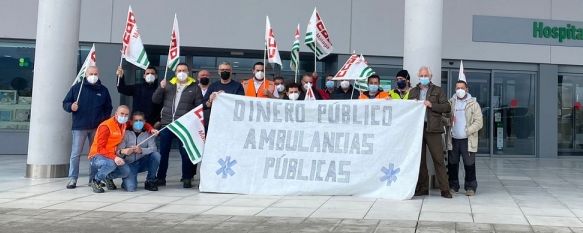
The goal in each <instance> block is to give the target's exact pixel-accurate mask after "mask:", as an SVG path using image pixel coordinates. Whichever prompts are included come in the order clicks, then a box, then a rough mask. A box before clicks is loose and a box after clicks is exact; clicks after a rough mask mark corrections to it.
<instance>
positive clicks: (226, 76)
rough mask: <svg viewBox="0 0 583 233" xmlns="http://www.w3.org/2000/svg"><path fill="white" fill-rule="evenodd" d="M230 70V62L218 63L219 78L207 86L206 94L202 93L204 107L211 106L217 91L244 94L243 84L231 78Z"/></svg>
mask: <svg viewBox="0 0 583 233" xmlns="http://www.w3.org/2000/svg"><path fill="white" fill-rule="evenodd" d="M231 72H233V68H232V66H231V64H230V63H228V62H223V63H221V64H220V65H219V75H220V76H221V80H219V81H216V82H214V83H213V84H211V85H210V86H209V88H208V90H207V92H206V95H204V98H203V104H204V109H211V108H212V105H213V101H214V100H215V98H217V95H218V94H219V93H223V92H225V93H229V94H235V95H245V90H244V89H243V85H241V83H240V82H235V81H233V80H232V79H231ZM205 121H206V119H205ZM207 132H208V129H207Z"/></svg>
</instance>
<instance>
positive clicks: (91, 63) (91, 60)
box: [71, 44, 95, 86]
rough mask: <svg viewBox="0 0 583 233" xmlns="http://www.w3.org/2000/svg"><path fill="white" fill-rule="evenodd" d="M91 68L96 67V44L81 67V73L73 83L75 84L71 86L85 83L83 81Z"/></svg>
mask: <svg viewBox="0 0 583 233" xmlns="http://www.w3.org/2000/svg"><path fill="white" fill-rule="evenodd" d="M90 66H95V44H93V46H92V47H91V50H89V54H87V57H86V58H85V62H83V65H82V66H81V69H80V70H79V73H77V77H75V80H74V81H73V84H71V86H73V85H75V84H77V83H80V82H82V81H83V79H84V78H85V72H86V71H87V67H90Z"/></svg>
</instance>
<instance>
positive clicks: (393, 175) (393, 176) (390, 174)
mask: <svg viewBox="0 0 583 233" xmlns="http://www.w3.org/2000/svg"><path fill="white" fill-rule="evenodd" d="M400 171H401V169H400V168H397V169H395V164H393V163H390V164H389V168H386V167H384V166H383V167H382V168H381V172H383V176H382V177H381V182H384V181H387V186H391V183H393V182H396V181H397V174H399V172H400Z"/></svg>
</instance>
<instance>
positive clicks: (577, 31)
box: [532, 21, 583, 43]
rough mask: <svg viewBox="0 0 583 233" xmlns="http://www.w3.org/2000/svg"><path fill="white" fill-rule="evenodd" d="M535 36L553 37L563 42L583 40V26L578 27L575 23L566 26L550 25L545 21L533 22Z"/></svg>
mask: <svg viewBox="0 0 583 233" xmlns="http://www.w3.org/2000/svg"><path fill="white" fill-rule="evenodd" d="M532 37H533V38H546V39H548V38H552V39H556V40H558V41H559V43H563V41H565V40H583V28H577V27H576V26H575V25H572V24H567V25H566V26H564V27H557V26H548V25H545V24H544V23H543V22H539V21H535V22H532Z"/></svg>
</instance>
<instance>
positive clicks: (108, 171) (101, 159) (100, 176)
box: [91, 155, 130, 182]
mask: <svg viewBox="0 0 583 233" xmlns="http://www.w3.org/2000/svg"><path fill="white" fill-rule="evenodd" d="M91 169H92V170H95V171H97V172H96V173H95V180H96V181H98V182H99V181H105V180H106V179H112V180H113V179H115V178H126V177H127V176H128V175H129V174H130V167H129V166H128V165H127V164H124V165H121V166H117V164H115V162H114V161H113V159H110V158H107V157H105V156H103V155H95V157H93V158H92V159H91Z"/></svg>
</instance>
